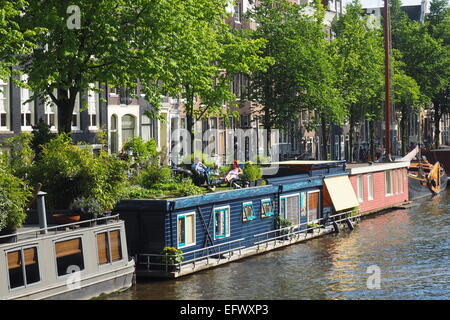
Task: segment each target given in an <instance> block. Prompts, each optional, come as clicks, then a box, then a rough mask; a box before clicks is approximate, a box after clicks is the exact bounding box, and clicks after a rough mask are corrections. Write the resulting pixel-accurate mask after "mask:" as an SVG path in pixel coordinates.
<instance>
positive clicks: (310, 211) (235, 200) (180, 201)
mask: <svg viewBox="0 0 450 320" xmlns="http://www.w3.org/2000/svg"><path fill="white" fill-rule="evenodd" d="M272 165H273V164H272ZM277 165H279V170H278V171H277V173H276V174H274V175H270V176H264V178H265V180H266V181H267V185H265V186H258V187H250V188H243V189H235V190H229V191H222V192H213V193H208V194H204V195H198V196H190V197H183V198H174V199H164V200H124V201H121V202H120V203H119V204H118V205H117V206H116V209H115V212H116V213H118V214H119V215H120V217H121V219H123V220H124V221H125V226H126V229H127V243H128V245H129V252H130V254H131V255H134V256H136V259H137V261H138V262H142V264H145V261H143V259H141V258H142V257H144V260H145V259H148V261H150V260H151V258H155V259H154V261H157V259H158V255H159V254H161V252H162V251H163V249H164V248H165V247H172V248H176V249H179V250H181V251H182V252H183V257H184V261H188V260H190V259H197V258H198V257H201V256H207V255H210V254H214V253H217V254H220V253H222V252H223V251H224V250H225V249H227V250H230V249H233V248H240V249H241V248H242V249H245V248H250V247H252V246H254V245H255V244H256V243H257V241H258V239H260V237H261V236H264V235H268V234H269V233H270V232H272V231H274V230H278V229H280V228H281V226H280V221H281V220H282V221H284V222H285V223H286V221H288V224H289V225H290V226H291V227H292V229H297V230H302V229H303V230H305V229H306V228H307V226H308V224H312V223H314V224H321V223H323V222H324V220H326V218H327V217H328V216H329V215H330V214H332V212H336V210H335V207H334V203H336V205H337V211H342V210H351V209H352V208H354V207H355V206H357V205H358V203H357V200H356V196H355V195H354V192H353V189H352V188H351V184H350V181H349V179H348V173H347V172H346V170H345V162H341V161H330V162H302V161H296V162H295V163H290V162H288V163H278V164H277ZM292 166H295V168H292ZM324 191H325V192H324ZM342 194H346V196H347V195H350V200H349V201H342V199H339V197H341V198H342ZM352 195H353V198H351V196H352ZM352 200H353V201H352ZM335 201H336V202H335ZM272 234H273V236H275V235H276V234H275V233H272ZM149 264H150V262H148V263H147V267H148V265H149ZM137 275H138V276H139V275H143V274H142V273H141V272H140V266H139V263H138V266H137Z"/></svg>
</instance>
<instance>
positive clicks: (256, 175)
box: [241, 162, 262, 181]
mask: <svg viewBox="0 0 450 320" xmlns="http://www.w3.org/2000/svg"><path fill="white" fill-rule="evenodd" d="M243 171H244V172H243V173H242V175H241V179H242V180H244V181H255V180H258V179H261V178H262V171H261V167H260V166H259V165H257V164H252V163H250V162H246V163H245V167H244V170H243Z"/></svg>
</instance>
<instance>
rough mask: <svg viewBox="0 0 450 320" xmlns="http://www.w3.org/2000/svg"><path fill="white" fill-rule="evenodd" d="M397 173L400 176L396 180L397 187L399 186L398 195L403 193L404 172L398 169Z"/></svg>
mask: <svg viewBox="0 0 450 320" xmlns="http://www.w3.org/2000/svg"><path fill="white" fill-rule="evenodd" d="M399 173H400V174H399V176H398V179H399V185H400V193H403V192H404V189H403V174H404V173H405V171H404V170H403V169H400V172H399Z"/></svg>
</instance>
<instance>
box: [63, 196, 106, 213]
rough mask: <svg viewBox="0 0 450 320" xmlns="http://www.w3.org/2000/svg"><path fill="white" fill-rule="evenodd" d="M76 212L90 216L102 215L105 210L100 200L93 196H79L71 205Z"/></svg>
mask: <svg viewBox="0 0 450 320" xmlns="http://www.w3.org/2000/svg"><path fill="white" fill-rule="evenodd" d="M69 208H70V209H71V210H73V211H74V212H77V213H80V214H81V215H83V216H86V217H88V218H95V217H101V216H103V214H104V210H103V207H102V205H101V204H100V202H99V201H98V200H96V199H94V198H92V197H89V198H85V197H79V198H76V199H75V200H73V201H72V203H71V204H70V207H69Z"/></svg>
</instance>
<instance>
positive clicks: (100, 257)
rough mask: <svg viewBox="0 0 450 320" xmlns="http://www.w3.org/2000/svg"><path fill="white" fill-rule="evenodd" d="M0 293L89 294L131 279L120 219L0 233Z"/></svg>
mask: <svg viewBox="0 0 450 320" xmlns="http://www.w3.org/2000/svg"><path fill="white" fill-rule="evenodd" d="M0 268H1V270H2V272H0V299H2V300H11V299H26V300H28V299H29V300H37V299H64V300H66V299H70V300H72V299H89V298H93V297H96V296H99V295H101V294H104V293H110V292H114V291H120V290H124V289H127V288H129V287H130V286H131V285H132V279H133V274H134V271H135V268H134V261H133V260H130V259H129V258H128V250H127V243H126V235H125V228H124V222H123V221H120V220H119V218H118V216H113V217H104V218H99V219H95V220H88V221H81V222H76V223H71V224H66V225H58V226H48V227H47V228H43V229H42V228H40V227H39V226H38V225H26V226H24V227H23V228H21V229H19V230H18V231H17V233H15V234H13V235H9V236H1V237H0Z"/></svg>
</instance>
